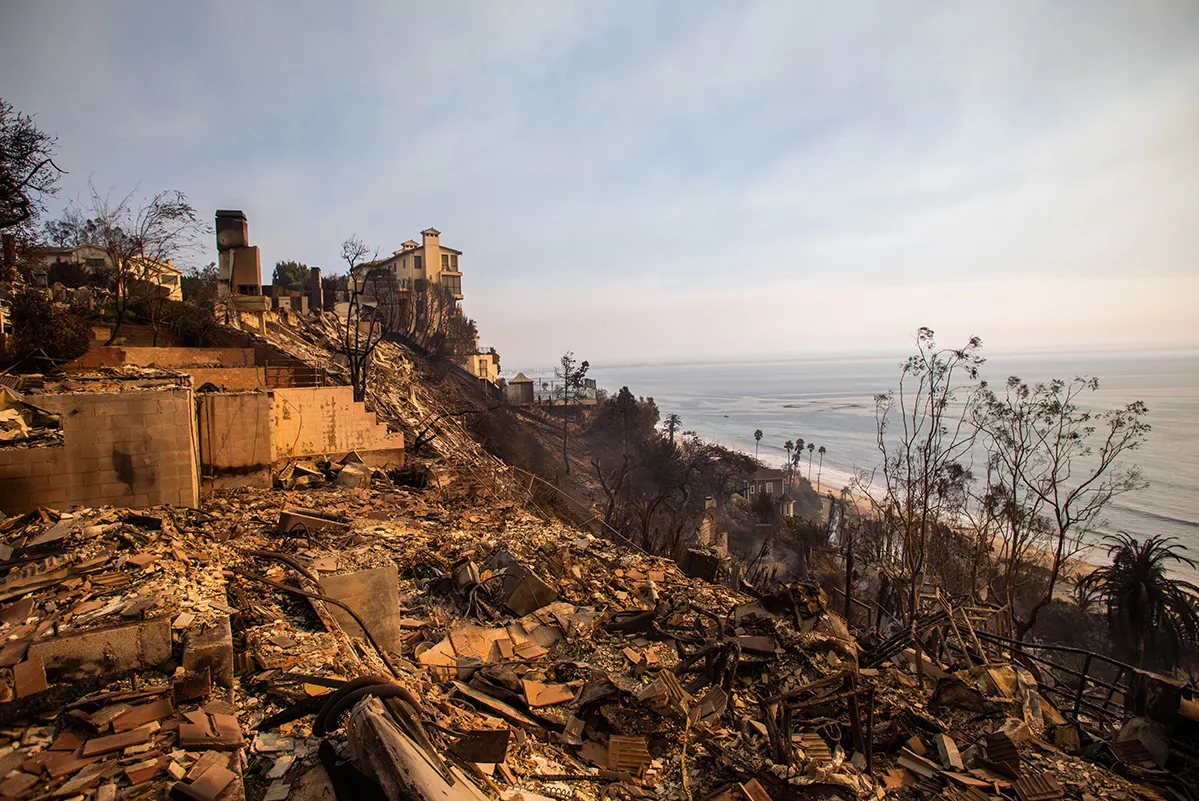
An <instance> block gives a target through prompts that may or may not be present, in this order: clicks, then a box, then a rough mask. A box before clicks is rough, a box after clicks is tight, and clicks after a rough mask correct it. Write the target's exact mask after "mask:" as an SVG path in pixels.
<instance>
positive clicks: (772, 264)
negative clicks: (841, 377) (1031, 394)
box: [0, 0, 1199, 369]
mask: <svg viewBox="0 0 1199 801" xmlns="http://www.w3.org/2000/svg"><path fill="white" fill-rule="evenodd" d="M0 9H2V10H0V76H3V78H2V81H0V96H3V97H4V98H5V99H7V100H9V101H10V102H12V103H13V104H14V105H16V106H17V108H18V109H20V110H22V111H26V112H29V113H33V114H36V116H37V121H38V123H39V125H40V126H41V127H42V128H43V129H44V130H46V131H48V132H51V133H53V134H55V135H57V136H58V139H59V152H60V157H59V159H58V163H59V164H60V165H61V166H62V167H63V168H64V169H66V170H68V171H69V173H70V174H69V175H68V176H66V177H65V178H64V180H63V192H62V197H63V198H64V199H66V198H71V197H74V196H76V195H78V194H79V192H80V191H81V190H82V189H84V188H86V185H87V182H88V180H89V178H90V179H91V180H92V181H94V182H95V183H96V184H97V185H98V186H100V187H115V188H116V189H118V190H125V191H127V190H128V189H131V188H133V187H134V186H135V185H140V187H141V188H142V189H143V190H146V191H150V190H158V189H167V188H170V189H180V190H183V191H184V192H186V193H187V194H188V195H189V196H190V197H191V199H192V200H193V202H194V203H195V205H196V206H197V207H198V208H200V209H201V210H202V211H203V212H204V214H205V215H206V216H207V215H211V213H212V212H213V211H214V210H215V209H217V208H240V209H243V210H245V212H246V214H247V215H248V217H249V221H250V236H251V241H252V242H253V243H254V244H257V245H259V246H261V248H262V259H263V265H264V268H266V272H267V276H266V278H267V280H268V281H269V268H270V265H273V264H274V263H275V261H277V260H280V259H297V260H300V261H303V262H306V263H308V264H310V265H318V266H320V267H322V268H324V269H325V270H326V271H328V270H330V269H337V268H338V264H337V252H338V245H339V243H340V242H341V241H342V240H343V239H344V238H346V237H347V236H348V235H350V234H357V235H358V236H360V237H362V238H363V239H364V240H365V241H366V242H368V243H369V244H370V245H372V246H377V247H379V248H380V249H381V250H382V251H384V252H390V251H392V250H395V249H396V248H398V247H399V246H400V243H402V242H403V241H404V240H406V239H409V238H418V239H419V232H420V231H421V230H422V229H424V228H427V227H429V226H435V227H437V228H438V229H440V230H441V231H442V241H443V243H444V244H447V245H448V246H450V247H454V248H458V249H460V250H462V251H463V252H464V255H463V257H462V262H461V269H462V272H463V291H464V293H465V295H466V300H465V302H464V305H465V308H466V311H467V313H468V314H470V315H471V316H473V317H475V318H476V319H477V320H478V323H479V328H480V331H481V333H482V341H483V343H484V344H487V345H494V346H495V347H496V348H497V349H498V350H500V352H501V354H502V355H503V357H504V366H505V368H509V369H520V368H521V367H522V366H526V365H529V366H539V365H542V364H545V363H546V362H548V361H550V360H552V359H553V358H554V357H556V356H557V355H560V354H561V353H562V352H563V351H564V350H566V349H568V348H569V349H572V350H574V351H575V352H576V353H577V354H578V355H579V356H580V357H583V358H590V359H591V360H592V361H596V362H615V361H629V360H636V361H646V360H667V359H687V360H693V359H703V358H707V357H717V356H718V357H727V356H737V355H745V354H753V355H755V356H758V357H763V356H766V357H769V356H773V355H784V354H795V353H803V354H806V353H811V354H819V353H829V352H837V351H846V350H870V349H876V350H877V349H882V350H902V349H904V348H906V346H907V345H908V343H909V342H910V338H911V334H912V332H913V331H914V330H915V329H916V327H918V326H920V325H928V326H931V327H933V328H935V329H937V330H938V334H940V335H941V336H940V338H941V339H942V340H943V341H946V342H948V341H950V340H952V339H956V338H962V337H965V336H966V335H969V334H977V335H979V336H981V337H982V338H983V340H984V343H986V345H987V346H988V347H989V348H995V349H1000V350H1012V349H1019V348H1023V347H1028V346H1064V347H1074V346H1077V345H1086V344H1100V343H1102V344H1137V343H1158V342H1161V343H1167V342H1168V343H1183V344H1199V314H1197V313H1196V310H1195V304H1196V301H1197V300H1199V46H1197V43H1199V3H1196V2H1194V0H1178V1H1177V2H1166V1H1162V2H1157V1H1155V0H1126V1H1125V2H1104V1H1103V0H1078V1H1077V2H1069V1H1068V0H1060V1H1058V2H1035V3H1033V2H1012V0H1003V2H992V3H984V2H969V3H947V2H940V3H918V2H902V3H896V2H892V1H891V0H887V1H885V2H879V3H868V2H798V0H780V2H775V3H747V2H736V3H733V2H722V3H715V2H712V3H709V2H697V0H686V2H677V3H676V2H616V3H613V2H563V1H562V0H551V1H550V2H544V3H542V2H483V1H482V0H478V1H477V2H446V0H439V2H436V3H433V2H426V3H421V4H408V3H397V2H386V3H384V2H379V3H337V4H334V3H328V2H322V3H301V2H294V0H289V1H288V2H281V3H268V2H257V1H256V2H248V3H247V2H228V3H212V2H192V3H187V4H183V3H160V2H142V3H119V2H102V3H98V2H76V3H66V2H21V3H18V2H14V1H13V0H0ZM214 259H215V244H214V246H213V248H212V251H211V252H206V253H202V254H199V255H198V256H197V257H196V259H195V260H196V261H203V262H205V263H206V262H207V261H211V260H214Z"/></svg>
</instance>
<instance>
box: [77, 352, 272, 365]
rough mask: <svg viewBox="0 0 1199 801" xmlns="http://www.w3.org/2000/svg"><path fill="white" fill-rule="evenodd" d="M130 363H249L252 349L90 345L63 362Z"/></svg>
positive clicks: (83, 363) (86, 363)
mask: <svg viewBox="0 0 1199 801" xmlns="http://www.w3.org/2000/svg"><path fill="white" fill-rule="evenodd" d="M126 364H134V365H137V366H139V367H164V368H167V369H175V368H180V367H201V366H203V367H252V366H253V365H254V351H253V350H252V349H250V348H142V347H107V348H105V347H93V348H90V349H89V350H88V352H87V353H85V354H83V355H82V356H80V357H79V358H78V359H76V360H75V361H73V362H71V363H69V364H68V365H67V369H70V368H74V367H120V366H121V365H126Z"/></svg>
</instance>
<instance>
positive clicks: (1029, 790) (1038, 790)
mask: <svg viewBox="0 0 1199 801" xmlns="http://www.w3.org/2000/svg"><path fill="white" fill-rule="evenodd" d="M1013 787H1015V788H1016V795H1018V796H1020V801H1052V799H1055V798H1061V797H1062V796H1064V795H1065V794H1066V791H1065V790H1064V789H1063V788H1062V785H1061V783H1060V782H1058V780H1057V779H1055V778H1054V777H1053V776H1052V775H1051V774H1048V773H1030V774H1027V775H1025V776H1022V777H1021V778H1019V779H1017V780H1016V782H1015V784H1014V785H1013Z"/></svg>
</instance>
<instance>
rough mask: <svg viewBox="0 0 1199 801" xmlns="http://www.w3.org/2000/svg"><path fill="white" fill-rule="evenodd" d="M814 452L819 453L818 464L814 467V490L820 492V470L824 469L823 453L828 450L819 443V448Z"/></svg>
mask: <svg viewBox="0 0 1199 801" xmlns="http://www.w3.org/2000/svg"><path fill="white" fill-rule="evenodd" d="M816 452H817V453H819V454H820V466H819V467H817V468H816V491H817V492H820V471H821V470H823V469H824V454H826V453H828V451H826V450H825V449H824V446H823V445H821V446H820V449H819V450H817V451H816Z"/></svg>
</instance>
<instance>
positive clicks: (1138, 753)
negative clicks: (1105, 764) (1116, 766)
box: [1112, 740, 1157, 770]
mask: <svg viewBox="0 0 1199 801" xmlns="http://www.w3.org/2000/svg"><path fill="white" fill-rule="evenodd" d="M1112 751H1114V752H1115V754H1116V756H1117V757H1118V758H1119V760H1120V761H1121V762H1125V763H1127V764H1129V765H1136V766H1137V767H1139V768H1146V769H1148V770H1156V769H1157V760H1155V759H1154V758H1153V754H1151V753H1149V749H1148V748H1146V747H1145V744H1144V743H1142V742H1141V741H1140V740H1118V741H1116V742H1113V743H1112Z"/></svg>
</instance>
